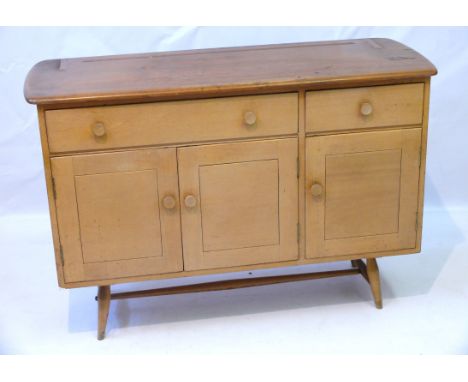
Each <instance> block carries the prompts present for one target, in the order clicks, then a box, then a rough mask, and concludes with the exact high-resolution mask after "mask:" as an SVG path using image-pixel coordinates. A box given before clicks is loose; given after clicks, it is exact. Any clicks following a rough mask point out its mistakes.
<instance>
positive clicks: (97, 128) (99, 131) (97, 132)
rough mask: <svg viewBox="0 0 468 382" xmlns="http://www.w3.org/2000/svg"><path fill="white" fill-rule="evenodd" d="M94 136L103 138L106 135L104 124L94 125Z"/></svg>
mask: <svg viewBox="0 0 468 382" xmlns="http://www.w3.org/2000/svg"><path fill="white" fill-rule="evenodd" d="M93 134H94V136H95V137H98V138H100V137H103V136H104V135H106V127H105V126H104V124H103V123H102V122H97V123H95V124H94V126H93Z"/></svg>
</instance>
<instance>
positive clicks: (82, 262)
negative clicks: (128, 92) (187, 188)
mask: <svg viewBox="0 0 468 382" xmlns="http://www.w3.org/2000/svg"><path fill="white" fill-rule="evenodd" d="M51 162H52V175H53V177H54V180H55V187H56V205H57V214H58V230H59V232H60V239H61V244H62V250H63V256H64V259H65V264H64V271H65V281H66V282H73V281H83V280H96V279H109V278H110V279H111V278H114V277H123V276H127V277H128V276H141V275H148V274H154V273H164V272H175V271H181V270H182V248H181V242H180V241H181V239H180V217H179V209H178V208H177V209H173V210H168V209H165V208H160V203H161V204H162V200H163V198H164V196H165V195H170V196H172V197H174V198H178V181H177V164H176V151H175V149H148V150H137V151H131V152H122V153H112V154H91V155H82V156H72V157H61V158H53V159H52V161H51Z"/></svg>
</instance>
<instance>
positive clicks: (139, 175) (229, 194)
mask: <svg viewBox="0 0 468 382" xmlns="http://www.w3.org/2000/svg"><path fill="white" fill-rule="evenodd" d="M434 74H436V69H435V68H434V66H433V65H432V64H431V63H430V62H429V61H427V60H426V59H425V58H424V57H423V56H421V55H420V54H418V53H417V52H415V51H414V50H412V49H410V48H408V47H406V46H404V45H402V44H400V43H398V42H395V41H392V40H388V39H361V40H345V41H326V42H315V43H299V44H281V45H265V46H251V47H240V48H222V49H206V50H191V51H180V52H170V53H169V52H168V53H149V54H139V55H121V56H107V57H89V58H76V59H62V60H48V61H42V62H40V63H38V64H37V65H36V66H34V68H33V69H32V70H31V71H30V73H29V75H28V77H27V79H26V83H25V88H24V92H25V97H26V100H27V101H28V102H30V103H33V104H37V105H38V106H37V107H38V115H39V127H40V132H41V140H42V149H43V154H44V167H45V175H46V184H47V191H48V196H49V206H50V216H51V222H52V233H53V241H54V249H55V261H56V265H57V275H58V282H59V285H60V286H61V287H64V288H74V287H83V286H92V285H95V286H98V287H99V288H98V296H97V300H98V303H99V304H98V306H99V309H98V312H99V328H98V338H99V339H102V338H104V334H105V327H106V321H107V315H108V311H109V304H110V300H111V299H118V298H129V297H144V296H155V295H163V294H174V293H190V292H201V291H211V290H220V289H230V288H239V287H248V286H254V285H265V284H271V283H280V282H287V281H298V280H306V279H313V278H322V277H332V276H344V275H351V274H360V275H362V276H363V277H364V278H365V279H366V280H367V281H368V282H369V284H370V286H371V291H372V293H373V297H374V300H375V304H376V306H377V307H379V308H380V307H381V306H382V301H381V293H380V281H379V272H378V266H377V263H376V260H375V259H376V258H377V257H381V256H388V255H398V254H409V253H417V252H419V251H420V248H421V232H422V212H423V192H424V173H425V158H426V140H427V127H428V105H429V84H430V77H431V76H432V75H434ZM363 259H365V261H363ZM342 260H351V267H350V268H349V269H342V270H337V271H328V272H315V273H300V274H293V275H284V276H274V277H260V278H246V279H234V280H230V281H219V282H212V283H204V284H197V285H189V286H179V287H171V288H162V289H152V290H146V291H134V292H125V293H114V294H112V293H111V290H110V286H111V285H112V284H116V283H128V282H134V281H142V280H152V279H162V278H178V277H186V276H194V275H206V274H213V273H225V272H234V271H245V270H255V269H264V268H273V267H290V266H297V265H304V264H310V263H317V262H333V261H342Z"/></svg>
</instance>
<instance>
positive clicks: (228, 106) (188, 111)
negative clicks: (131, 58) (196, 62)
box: [46, 93, 298, 153]
mask: <svg viewBox="0 0 468 382" xmlns="http://www.w3.org/2000/svg"><path fill="white" fill-rule="evenodd" d="M297 97H298V96H297V94H296V93H287V94H273V95H262V96H246V97H227V98H218V99H205V100H190V101H177V102H156V103H148V104H139V105H123V106H103V107H90V108H77V109H63V110H50V111H47V112H46V121H47V136H48V140H49V148H50V151H51V152H53V153H56V152H58V153H61V152H68V151H84V150H103V149H113V148H122V147H133V146H148V145H163V144H168V143H169V144H170V143H184V142H189V143H193V142H200V141H213V140H220V139H238V138H255V137H267V136H275V135H286V134H296V133H297V125H298V115H297V102H298V100H297ZM249 111H250V112H254V113H255V117H256V121H255V123H254V124H251V125H248V124H246V123H245V120H244V119H245V113H246V112H249ZM96 124H102V125H103V126H105V131H106V133H105V135H102V136H98V137H96V135H95V132H94V130H95V129H94V128H95V126H96Z"/></svg>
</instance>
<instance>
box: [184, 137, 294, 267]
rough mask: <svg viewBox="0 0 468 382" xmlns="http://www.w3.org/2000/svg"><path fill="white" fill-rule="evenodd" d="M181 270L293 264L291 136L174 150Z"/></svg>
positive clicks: (292, 140)
mask: <svg viewBox="0 0 468 382" xmlns="http://www.w3.org/2000/svg"><path fill="white" fill-rule="evenodd" d="M178 162H179V182H180V195H181V196H180V198H181V199H182V198H184V197H185V196H186V195H193V196H194V197H195V198H197V207H195V208H190V209H188V208H184V209H182V237H183V247H184V269H186V270H195V269H208V268H219V267H224V266H237V265H248V264H257V263H266V262H274V261H281V260H291V259H297V257H298V243H297V223H298V214H297V203H298V199H297V192H298V190H297V175H296V166H297V139H295V138H289V139H288V138H286V139H278V140H270V141H264V142H248V143H227V144H219V145H205V146H204V145H202V146H194V147H187V148H180V149H178Z"/></svg>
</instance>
